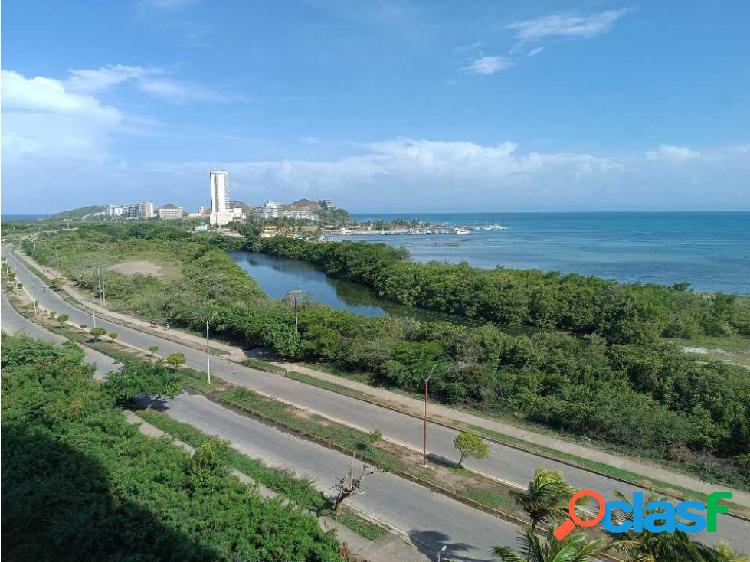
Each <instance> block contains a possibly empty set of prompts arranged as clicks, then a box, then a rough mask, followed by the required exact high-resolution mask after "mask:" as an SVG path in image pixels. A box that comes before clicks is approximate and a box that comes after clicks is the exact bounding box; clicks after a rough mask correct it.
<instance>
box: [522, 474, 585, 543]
mask: <svg viewBox="0 0 750 562" xmlns="http://www.w3.org/2000/svg"><path fill="white" fill-rule="evenodd" d="M574 493H575V490H574V489H573V488H572V487H571V486H570V485H569V484H568V483H567V482H565V480H564V479H563V476H562V474H561V473H560V472H557V471H554V470H547V469H546V468H544V467H540V468H537V469H536V472H535V473H534V479H533V480H531V482H529V486H528V488H526V489H525V490H522V491H514V492H512V494H513V497H514V498H515V500H516V501H517V502H518V504H519V505H520V506H521V508H523V510H524V511H525V512H526V513H527V514H528V515H529V519H531V529H532V530H534V529H536V527H537V525H539V523H541V522H542V521H547V520H557V519H564V518H565V517H566V516H567V513H568V502H569V501H570V498H571V496H572V495H573V494H574Z"/></svg>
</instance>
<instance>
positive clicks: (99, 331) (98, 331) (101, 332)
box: [90, 328, 107, 341]
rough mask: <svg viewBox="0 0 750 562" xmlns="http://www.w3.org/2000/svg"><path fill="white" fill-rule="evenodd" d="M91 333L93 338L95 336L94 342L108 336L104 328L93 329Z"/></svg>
mask: <svg viewBox="0 0 750 562" xmlns="http://www.w3.org/2000/svg"><path fill="white" fill-rule="evenodd" d="M90 333H91V335H92V336H94V341H99V338H101V337H102V336H103V335H104V334H106V333H107V330H105V329H104V328H91V332H90Z"/></svg>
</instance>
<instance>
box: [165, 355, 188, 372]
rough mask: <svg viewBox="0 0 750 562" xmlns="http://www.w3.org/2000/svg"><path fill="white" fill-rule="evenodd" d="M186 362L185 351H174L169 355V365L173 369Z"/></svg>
mask: <svg viewBox="0 0 750 562" xmlns="http://www.w3.org/2000/svg"><path fill="white" fill-rule="evenodd" d="M184 364H185V355H184V354H183V353H172V354H170V355H168V356H167V365H169V366H170V367H172V369H177V368H178V367H180V366H181V365H184Z"/></svg>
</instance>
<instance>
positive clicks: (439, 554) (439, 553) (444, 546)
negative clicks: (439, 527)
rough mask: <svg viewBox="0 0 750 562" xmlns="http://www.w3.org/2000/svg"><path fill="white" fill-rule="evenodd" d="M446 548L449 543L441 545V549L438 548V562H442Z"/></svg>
mask: <svg viewBox="0 0 750 562" xmlns="http://www.w3.org/2000/svg"><path fill="white" fill-rule="evenodd" d="M446 550H448V546H447V545H443V546H441V547H440V550H438V553H437V562H441V560H442V559H443V553H444V552H445V551H446Z"/></svg>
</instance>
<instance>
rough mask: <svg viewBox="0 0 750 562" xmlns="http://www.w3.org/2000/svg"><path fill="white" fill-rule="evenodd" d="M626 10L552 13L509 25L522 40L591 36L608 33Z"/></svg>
mask: <svg viewBox="0 0 750 562" xmlns="http://www.w3.org/2000/svg"><path fill="white" fill-rule="evenodd" d="M625 12H626V10H607V11H606V12H600V13H597V14H591V15H589V16H576V15H572V14H552V15H549V16H543V17H540V18H535V19H530V20H524V21H517V22H514V23H511V24H509V25H508V26H507V28H508V29H512V30H513V31H515V32H516V36H517V37H518V39H519V40H520V41H538V40H540V39H544V38H546V37H580V38H589V37H594V36H596V35H601V34H602V33H606V32H607V31H609V30H610V29H611V28H612V24H614V22H615V21H616V20H617V19H618V18H620V16H622V15H623V14H625Z"/></svg>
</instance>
